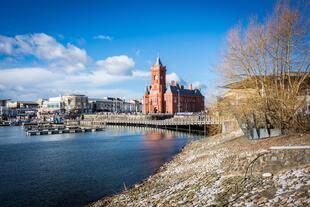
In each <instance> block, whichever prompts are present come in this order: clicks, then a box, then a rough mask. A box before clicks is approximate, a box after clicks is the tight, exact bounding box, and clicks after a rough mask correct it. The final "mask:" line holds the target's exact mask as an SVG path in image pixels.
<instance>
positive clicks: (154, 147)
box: [0, 127, 194, 207]
mask: <svg viewBox="0 0 310 207" xmlns="http://www.w3.org/2000/svg"><path fill="white" fill-rule="evenodd" d="M193 138H194V137H189V135H188V134H181V133H175V132H171V131H157V130H154V129H153V130H152V129H138V128H125V127H108V128H107V129H106V130H105V131H103V132H96V133H84V134H83V133H80V134H63V135H50V136H48V135H45V136H26V135H25V133H24V130H23V128H22V127H0V206H2V207H4V206H83V205H85V204H88V203H90V202H93V201H95V200H97V199H100V198H101V197H103V196H107V195H112V194H114V193H117V192H120V191H121V190H123V189H124V184H125V185H126V186H127V187H129V186H132V185H133V184H135V183H137V182H140V181H141V180H143V179H144V178H146V177H147V176H149V175H151V174H152V173H154V172H155V171H156V170H157V169H159V167H160V166H161V165H162V164H163V163H164V162H167V161H168V160H170V159H171V158H172V157H173V156H174V155H175V154H176V153H178V152H179V151H180V150H181V148H182V147H183V146H184V145H185V144H186V143H187V142H188V141H190V140H191V139H193Z"/></svg>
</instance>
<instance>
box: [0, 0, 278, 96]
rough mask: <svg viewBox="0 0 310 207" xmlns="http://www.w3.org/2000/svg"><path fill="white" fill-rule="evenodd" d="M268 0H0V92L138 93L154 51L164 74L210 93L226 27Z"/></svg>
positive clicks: (261, 9)
mask: <svg viewBox="0 0 310 207" xmlns="http://www.w3.org/2000/svg"><path fill="white" fill-rule="evenodd" d="M274 3H275V2H274V1H269V0H257V1H254V0H253V1H247V0H239V1H203V0H201V1H198V0H197V1H193V0H188V1H182V0H181V1H172V0H170V1H161V0H157V1H153V0H150V1H134V0H133V1H125V0H123V1H117V0H116V1H112V0H111V1H105V0H103V1H95V0H90V1H86V0H85V1H81V0H71V1H58V0H53V1H52V0H45V1H41V0H40V1H39V0H38V1H35V0H29V1H23V0H19V1H17V0H7V1H5V0H2V1H1V6H0V19H1V21H0V98H10V99H13V100H35V99H37V98H47V97H51V96H57V95H60V94H68V93H82V94H86V95H88V96H90V97H96V98H102V97H103V96H118V97H122V98H126V99H129V98H141V97H142V95H143V93H144V88H145V86H146V84H149V83H150V78H149V72H150V67H151V65H152V64H153V63H154V62H155V60H156V57H157V55H158V54H160V57H161V60H162V62H163V64H164V65H166V66H167V74H168V77H167V79H168V80H172V79H175V80H177V81H180V82H182V83H184V84H188V83H193V84H194V86H195V87H198V88H202V90H203V92H204V93H205V94H206V96H207V97H208V96H209V95H216V93H217V91H218V88H217V86H219V85H220V79H221V78H220V74H218V73H217V72H216V70H215V68H216V65H217V62H218V61H219V59H220V56H221V53H222V51H223V49H225V36H226V34H227V32H228V30H229V29H230V28H232V27H233V26H234V25H236V24H237V23H238V22H240V21H241V22H246V20H247V19H248V18H249V17H250V16H252V15H257V16H258V18H262V17H263V15H264V14H266V13H268V12H270V11H271V10H272V8H273V6H274Z"/></svg>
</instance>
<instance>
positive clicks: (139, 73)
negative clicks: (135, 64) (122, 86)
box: [132, 70, 151, 78]
mask: <svg viewBox="0 0 310 207" xmlns="http://www.w3.org/2000/svg"><path fill="white" fill-rule="evenodd" d="M132 76H133V77H136V78H148V77H150V76H151V74H150V72H149V71H142V70H133V71H132Z"/></svg>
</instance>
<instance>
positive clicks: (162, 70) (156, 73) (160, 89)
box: [144, 56, 166, 113]
mask: <svg viewBox="0 0 310 207" xmlns="http://www.w3.org/2000/svg"><path fill="white" fill-rule="evenodd" d="M151 75H152V77H151V78H152V84H151V86H150V88H149V90H148V93H149V94H148V104H146V107H145V109H144V111H145V112H148V113H165V102H164V101H165V100H164V94H165V91H166V66H163V65H162V63H161V61H160V58H159V56H158V57H157V60H156V63H155V64H154V65H153V66H152V69H151ZM146 101H147V100H146Z"/></svg>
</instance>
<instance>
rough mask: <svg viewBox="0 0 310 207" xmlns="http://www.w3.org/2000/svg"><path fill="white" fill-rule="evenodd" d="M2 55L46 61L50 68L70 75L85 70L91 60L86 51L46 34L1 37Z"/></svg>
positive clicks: (0, 48)
mask: <svg viewBox="0 0 310 207" xmlns="http://www.w3.org/2000/svg"><path fill="white" fill-rule="evenodd" d="M0 54H4V55H8V56H13V57H17V56H20V55H21V56H34V57H36V58H37V59H39V60H43V61H46V62H47V63H48V64H49V65H50V68H53V69H57V70H59V69H60V70H63V71H65V72H69V73H71V72H76V71H81V70H83V69H84V68H85V64H86V63H87V61H88V59H89V57H88V56H87V53H86V51H85V50H83V49H80V48H78V47H76V46H74V45H73V44H70V43H68V44H67V45H66V46H64V45H62V44H61V43H59V42H57V41H56V39H55V38H53V37H52V36H49V35H47V34H44V33H35V34H25V35H16V36H15V37H7V36H0Z"/></svg>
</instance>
